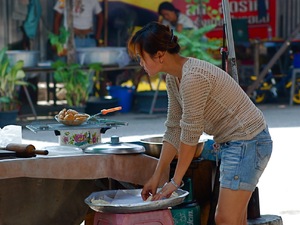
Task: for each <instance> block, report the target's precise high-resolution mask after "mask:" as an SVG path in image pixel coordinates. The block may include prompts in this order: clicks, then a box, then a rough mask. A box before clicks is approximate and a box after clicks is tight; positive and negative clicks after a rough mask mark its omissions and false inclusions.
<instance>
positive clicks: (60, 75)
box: [52, 60, 102, 108]
mask: <svg viewBox="0 0 300 225" xmlns="http://www.w3.org/2000/svg"><path fill="white" fill-rule="evenodd" d="M52 67H53V68H55V72H54V79H55V80H56V82H58V83H62V84H63V85H64V90H65V92H66V93H65V98H66V101H67V105H68V106H69V107H72V108H74V107H75V108H78V107H85V105H86V102H87V100H88V97H89V92H90V90H92V75H93V72H94V71H96V70H101V68H102V67H101V65H100V64H98V66H96V65H94V64H93V65H89V67H88V68H86V69H83V68H82V66H81V65H80V64H78V63H70V64H68V63H65V62H62V61H60V60H58V61H56V62H54V63H53V64H52Z"/></svg>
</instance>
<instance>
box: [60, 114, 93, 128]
mask: <svg viewBox="0 0 300 225" xmlns="http://www.w3.org/2000/svg"><path fill="white" fill-rule="evenodd" d="M89 118H90V117H87V118H86V119H85V120H62V119H60V118H59V117H58V115H55V119H56V121H57V122H59V123H62V124H64V125H66V126H79V125H81V124H83V123H84V122H86V121H87V120H88V119H89Z"/></svg>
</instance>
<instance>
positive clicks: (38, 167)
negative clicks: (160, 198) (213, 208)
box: [0, 153, 169, 225]
mask: <svg viewBox="0 0 300 225" xmlns="http://www.w3.org/2000/svg"><path fill="white" fill-rule="evenodd" d="M156 164H157V159H156V158H153V157H150V156H147V155H144V154H134V155H100V154H93V155H92V154H85V153H82V154H76V155H54V156H53V155H52V156H50V155H49V156H37V157H34V158H16V159H2V160H0V224H6V225H16V224H22V225H27V224H28V225H41V224H43V225H48V224H49V225H53V224H55V225H60V224H61V225H66V224H68V225H72V224H74V225H79V224H80V223H81V222H82V221H83V220H84V218H85V216H86V214H87V211H88V210H89V207H88V206H87V205H86V204H85V203H84V199H85V198H86V197H88V196H89V194H90V193H91V192H93V191H100V190H103V187H101V186H99V185H97V182H98V181H99V179H101V178H103V179H104V178H111V179H114V180H117V181H123V182H128V183H131V184H137V185H143V184H144V183H145V182H146V181H147V180H148V179H149V178H150V176H151V175H152V174H153V172H154V170H155V167H156ZM168 179H169V171H166V173H165V174H164V177H163V179H162V180H161V185H162V184H164V183H165V182H166V181H167V180H168Z"/></svg>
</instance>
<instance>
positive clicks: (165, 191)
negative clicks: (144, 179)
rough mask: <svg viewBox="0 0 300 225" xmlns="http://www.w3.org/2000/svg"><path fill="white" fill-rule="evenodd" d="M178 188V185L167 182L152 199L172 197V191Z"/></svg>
mask: <svg viewBox="0 0 300 225" xmlns="http://www.w3.org/2000/svg"><path fill="white" fill-rule="evenodd" d="M176 190H177V187H175V186H174V185H173V184H172V183H171V182H168V183H166V184H165V185H164V186H163V187H162V189H161V190H160V191H159V192H157V193H156V194H155V195H154V196H153V197H152V201H156V200H160V199H163V198H170V196H171V195H172V193H173V192H174V191H176Z"/></svg>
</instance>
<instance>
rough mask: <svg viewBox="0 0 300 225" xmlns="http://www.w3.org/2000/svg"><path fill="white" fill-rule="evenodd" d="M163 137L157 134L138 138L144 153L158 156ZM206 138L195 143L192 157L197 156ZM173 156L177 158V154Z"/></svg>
mask: <svg viewBox="0 0 300 225" xmlns="http://www.w3.org/2000/svg"><path fill="white" fill-rule="evenodd" d="M162 140H163V137H162V136H157V137H149V138H143V139H141V140H140V143H141V144H142V145H143V146H144V147H145V150H146V151H145V153H146V154H147V155H150V156H153V157H156V158H159V156H160V152H161V149H162V144H163V141H162ZM205 141H206V140H200V141H199V143H198V145H197V150H196V152H195V155H194V158H198V157H199V156H200V154H201V152H202V150H203V147H204V142H205ZM175 158H178V155H176V156H175Z"/></svg>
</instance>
